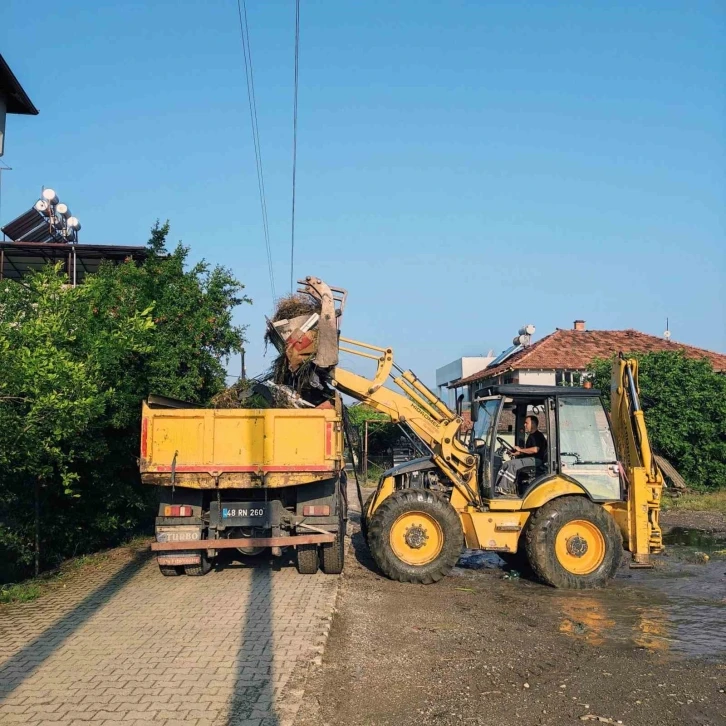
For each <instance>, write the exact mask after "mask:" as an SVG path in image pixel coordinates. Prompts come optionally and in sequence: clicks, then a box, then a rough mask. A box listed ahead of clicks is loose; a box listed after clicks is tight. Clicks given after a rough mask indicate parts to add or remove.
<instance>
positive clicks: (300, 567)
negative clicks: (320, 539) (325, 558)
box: [295, 544, 320, 575]
mask: <svg viewBox="0 0 726 726" xmlns="http://www.w3.org/2000/svg"><path fill="white" fill-rule="evenodd" d="M295 565H296V566H297V571H298V572H299V573H300V574H301V575H314V574H315V573H316V572H317V571H318V566H319V565H320V559H319V558H318V546H317V545H316V544H304V545H298V546H297V548H296V550H295Z"/></svg>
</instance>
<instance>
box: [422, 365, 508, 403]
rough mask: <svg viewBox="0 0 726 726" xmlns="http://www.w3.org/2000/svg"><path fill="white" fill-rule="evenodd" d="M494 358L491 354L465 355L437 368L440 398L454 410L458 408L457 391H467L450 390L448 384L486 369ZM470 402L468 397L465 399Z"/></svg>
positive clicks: (437, 386) (460, 391)
mask: <svg viewBox="0 0 726 726" xmlns="http://www.w3.org/2000/svg"><path fill="white" fill-rule="evenodd" d="M493 360H494V358H493V357H491V356H465V357H463V358H457V359H456V360H454V361H451V363H447V364H446V365H445V366H441V368H437V369H436V388H437V389H438V395H439V398H441V400H442V401H443V402H444V403H445V404H446V405H447V406H449V408H451V409H452V410H455V409H456V396H457V393H462V392H463V393H465V394H466V389H464V390H460V389H457V390H454V389H451V390H449V389H448V388H447V386H448V385H449V383H453V382H454V381H458V380H459V379H461V378H466V377H467V376H473V375H474V373H478V372H479V371H481V370H484V368H486V367H487V366H488V365H489V364H490V363H491V362H492V361H493ZM465 402H466V403H468V399H467V400H466V401H465Z"/></svg>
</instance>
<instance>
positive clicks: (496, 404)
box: [469, 396, 503, 498]
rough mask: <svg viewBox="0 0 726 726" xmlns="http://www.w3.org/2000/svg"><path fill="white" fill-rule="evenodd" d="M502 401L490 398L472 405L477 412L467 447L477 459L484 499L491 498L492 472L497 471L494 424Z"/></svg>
mask: <svg viewBox="0 0 726 726" xmlns="http://www.w3.org/2000/svg"><path fill="white" fill-rule="evenodd" d="M502 400H503V399H502V398H501V396H492V397H490V398H482V399H478V400H477V401H474V403H473V405H474V406H476V407H477V410H476V420H475V421H474V427H473V429H472V432H471V438H470V440H469V447H470V450H471V451H472V453H474V454H476V455H477V456H478V457H479V472H478V473H479V489H480V493H481V495H482V497H485V498H489V497H491V494H492V481H493V476H494V472H495V471H498V470H499V467H496V464H497V462H496V461H495V459H496V458H497V456H498V454H497V453H496V448H497V443H496V433H497V430H496V423H497V421H498V419H499V409H500V406H501V405H502ZM499 466H501V457H499ZM494 467H496V469H495V468H494Z"/></svg>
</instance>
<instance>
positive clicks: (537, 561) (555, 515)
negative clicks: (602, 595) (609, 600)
mask: <svg viewBox="0 0 726 726" xmlns="http://www.w3.org/2000/svg"><path fill="white" fill-rule="evenodd" d="M525 537H526V539H525V549H526V552H527V558H528V560H529V563H530V565H531V567H532V570H533V571H534V574H535V575H536V576H537V577H538V578H539V579H540V580H542V581H543V582H545V583H547V584H548V585H552V586H553V587H559V588H568V589H573V590H585V589H590V588H594V587H602V586H603V585H605V584H606V583H607V581H608V580H609V579H611V578H612V577H613V576H614V575H615V572H616V571H617V569H618V567H619V566H620V561H621V559H622V556H623V540H622V536H621V534H620V530H619V529H618V526H617V524H616V523H615V520H614V519H613V517H612V516H611V515H610V513H609V512H607V511H606V510H605V509H603V508H602V507H601V506H599V505H597V504H595V503H593V502H591V501H590V500H589V499H586V498H585V497H582V496H570V497H558V498H557V499H553V500H552V501H549V502H547V504H545V505H544V506H542V507H540V509H538V510H537V511H536V512H535V513H534V514H533V515H532V517H531V519H530V520H529V522H528V523H527V529H526V535H525Z"/></svg>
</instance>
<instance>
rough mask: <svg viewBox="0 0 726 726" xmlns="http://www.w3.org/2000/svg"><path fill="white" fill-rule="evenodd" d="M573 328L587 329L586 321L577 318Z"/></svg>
mask: <svg viewBox="0 0 726 726" xmlns="http://www.w3.org/2000/svg"><path fill="white" fill-rule="evenodd" d="M572 329H573V330H585V321H584V320H575V324H574V325H573V328H572Z"/></svg>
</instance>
